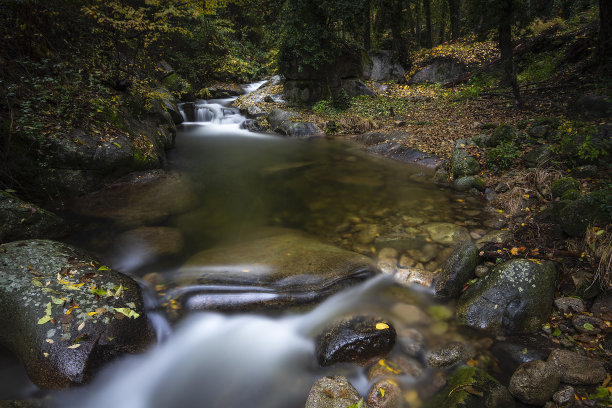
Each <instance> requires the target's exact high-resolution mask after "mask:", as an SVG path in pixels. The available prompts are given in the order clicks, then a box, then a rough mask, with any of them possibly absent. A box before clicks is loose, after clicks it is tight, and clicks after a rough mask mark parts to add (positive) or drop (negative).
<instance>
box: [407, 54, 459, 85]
mask: <svg viewBox="0 0 612 408" xmlns="http://www.w3.org/2000/svg"><path fill="white" fill-rule="evenodd" d="M463 74H465V66H464V65H463V64H460V63H457V62H455V61H452V60H449V59H445V58H438V59H436V60H434V61H433V62H432V63H431V64H429V65H427V66H426V67H425V68H423V69H421V70H419V71H417V72H416V73H415V74H414V75H413V76H412V78H410V83H412V84H419V83H422V82H432V83H442V84H443V83H446V82H449V81H452V80H454V79H456V78H458V77H460V76H461V75H463Z"/></svg>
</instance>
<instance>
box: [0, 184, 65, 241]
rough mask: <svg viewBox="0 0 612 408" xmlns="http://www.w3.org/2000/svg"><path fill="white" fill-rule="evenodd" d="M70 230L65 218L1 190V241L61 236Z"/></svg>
mask: <svg viewBox="0 0 612 408" xmlns="http://www.w3.org/2000/svg"><path fill="white" fill-rule="evenodd" d="M67 232H68V226H67V225H66V223H65V222H64V220H63V219H61V218H60V217H58V216H57V215H55V214H54V213H52V212H50V211H47V210H44V209H42V208H40V207H39V206H37V205H35V204H32V203H28V202H26V201H22V200H20V199H19V198H17V197H15V196H14V195H12V194H9V193H7V192H5V191H0V243H2V242H9V241H16V240H20V239H31V238H59V237H62V236H64V235H66V233H67Z"/></svg>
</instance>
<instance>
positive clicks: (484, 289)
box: [457, 259, 557, 334]
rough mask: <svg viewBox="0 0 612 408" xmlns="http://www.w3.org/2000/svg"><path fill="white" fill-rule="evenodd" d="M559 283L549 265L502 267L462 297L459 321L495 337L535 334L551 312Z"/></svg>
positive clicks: (530, 263)
mask: <svg viewBox="0 0 612 408" xmlns="http://www.w3.org/2000/svg"><path fill="white" fill-rule="evenodd" d="M556 280H557V272H556V269H555V266H554V264H553V263H552V262H550V261H545V262H540V261H530V260H527V259H512V260H510V261H507V262H504V263H502V264H499V265H498V266H496V267H495V268H493V270H492V271H491V272H489V273H488V274H487V275H486V276H485V277H484V278H481V279H480V280H478V281H477V282H476V283H474V284H473V285H471V286H470V287H469V288H468V289H467V290H466V291H465V292H464V293H463V294H462V295H461V296H460V297H459V301H458V302H457V318H458V321H459V323H460V324H465V325H467V326H471V327H474V328H478V329H484V330H487V331H489V332H491V333H495V334H521V333H533V332H536V331H538V330H540V328H541V326H542V325H543V324H544V323H545V322H546V321H547V320H548V317H549V316H550V313H551V311H552V304H553V299H554V294H555V287H556Z"/></svg>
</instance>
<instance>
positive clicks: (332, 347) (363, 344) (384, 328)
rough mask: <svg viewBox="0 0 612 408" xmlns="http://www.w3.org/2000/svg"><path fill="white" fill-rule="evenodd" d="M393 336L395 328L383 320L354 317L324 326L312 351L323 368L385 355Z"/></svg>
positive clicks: (360, 361)
mask: <svg viewBox="0 0 612 408" xmlns="http://www.w3.org/2000/svg"><path fill="white" fill-rule="evenodd" d="M395 337H396V333H395V329H394V328H393V326H392V325H391V323H390V322H388V321H387V320H384V319H380V318H376V317H371V316H356V317H352V318H350V319H342V320H340V321H337V322H335V323H333V324H331V325H330V326H328V327H327V328H325V329H324V330H323V332H322V333H321V334H320V335H319V336H318V337H317V339H316V341H315V353H316V356H317V360H318V361H319V364H320V365H321V366H324V367H325V366H330V365H332V364H335V363H346V362H356V363H365V362H367V361H368V360H370V359H372V358H375V357H384V356H386V355H387V354H388V353H389V352H390V351H391V349H392V348H393V346H394V345H395Z"/></svg>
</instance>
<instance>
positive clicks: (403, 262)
mask: <svg viewBox="0 0 612 408" xmlns="http://www.w3.org/2000/svg"><path fill="white" fill-rule="evenodd" d="M414 265H416V261H415V260H414V259H412V258H411V257H409V256H407V255H402V256H401V257H400V260H399V267H400V268H410V267H413V266H414Z"/></svg>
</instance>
